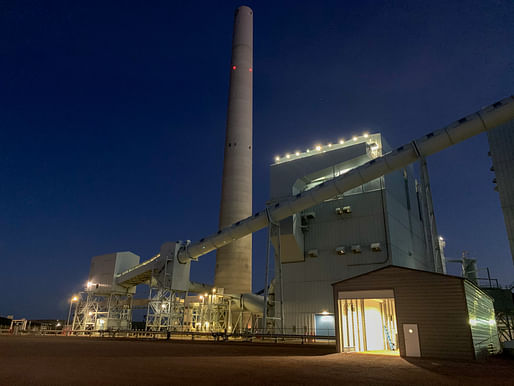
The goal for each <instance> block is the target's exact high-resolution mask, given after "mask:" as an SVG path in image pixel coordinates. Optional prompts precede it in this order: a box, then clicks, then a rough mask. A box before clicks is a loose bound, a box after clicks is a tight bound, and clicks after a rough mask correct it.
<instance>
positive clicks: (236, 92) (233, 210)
mask: <svg viewBox="0 0 514 386" xmlns="http://www.w3.org/2000/svg"><path fill="white" fill-rule="evenodd" d="M252 66H253V11H252V10H251V9H250V8H248V7H245V6H243V7H239V8H238V9H237V10H236V14H235V18H234V35H233V38H232V63H231V64H230V89H229V98H228V110H227V127H226V137H225V158H224V163H223V181H222V189H221V208H220V221H219V229H223V228H225V227H227V226H229V225H230V224H233V223H235V222H237V221H239V220H242V219H244V218H247V217H248V216H251V214H252V71H253V68H252ZM214 285H215V287H217V288H224V289H225V293H232V294H239V293H247V292H251V291H252V235H251V234H247V235H246V236H245V237H243V238H241V239H239V240H237V241H234V242H233V243H231V244H230V245H227V246H226V247H223V248H220V249H219V250H218V251H217V255H216V273H215V276H214Z"/></svg>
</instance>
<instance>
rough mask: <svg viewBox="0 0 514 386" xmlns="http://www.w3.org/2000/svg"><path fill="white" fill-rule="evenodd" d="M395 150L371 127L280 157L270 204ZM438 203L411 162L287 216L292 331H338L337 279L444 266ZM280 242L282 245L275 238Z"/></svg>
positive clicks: (287, 313) (284, 264)
mask: <svg viewBox="0 0 514 386" xmlns="http://www.w3.org/2000/svg"><path fill="white" fill-rule="evenodd" d="M389 151H391V148H390V147H389V145H388V144H387V142H386V141H385V140H384V138H383V136H382V135H381V134H379V133H376V134H369V133H365V134H363V135H361V136H354V137H353V138H350V139H347V140H344V139H341V140H339V141H337V142H335V143H331V144H328V145H317V146H314V147H313V148H311V149H308V150H307V151H305V152H293V153H290V154H287V155H285V156H282V157H277V158H276V159H275V161H276V162H275V163H274V164H273V165H271V168H270V178H271V184H270V189H271V194H270V196H271V197H270V201H271V205H273V203H276V202H281V201H285V200H288V199H291V198H292V197H294V196H296V195H297V194H299V193H302V192H306V191H308V190H310V189H313V188H315V187H316V186H318V185H320V184H323V183H324V182H325V181H328V180H331V179H333V178H335V177H338V176H341V175H344V174H345V173H347V172H348V171H350V170H351V169H353V168H355V167H358V166H360V165H363V164H365V163H367V162H369V161H371V160H373V159H376V158H377V157H380V156H382V154H384V153H387V152H389ZM431 202H432V198H431V193H430V189H429V185H428V184H427V181H426V179H423V178H422V179H416V178H415V173H414V168H413V166H412V165H409V166H407V167H405V168H402V169H400V170H397V171H394V172H392V173H389V174H386V175H384V176H381V177H379V178H376V179H374V180H372V181H370V182H367V183H365V184H363V185H360V186H358V187H356V188H354V189H351V190H349V191H347V192H345V193H344V194H339V195H336V196H334V197H332V198H330V199H328V200H326V201H324V202H322V203H320V204H318V205H315V206H313V207H311V208H309V209H307V210H305V211H302V212H299V213H297V214H293V216H291V217H289V218H287V219H285V220H283V221H281V222H280V261H281V274H282V284H283V299H282V303H283V305H282V306H283V312H284V328H285V331H286V332H288V333H301V334H308V335H334V334H335V330H334V305H333V303H332V297H331V293H332V288H331V284H332V283H333V282H335V281H338V280H341V279H346V278H350V277H353V276H357V275H360V274H362V273H364V272H368V271H371V270H374V269H376V268H378V267H382V266H385V265H390V264H395V265H398V266H405V267H410V268H416V269H421V270H426V271H434V272H444V266H445V264H444V261H441V256H443V259H444V254H443V253H441V250H440V249H441V248H440V243H439V237H438V235H437V233H436V227H435V219H434V218H433V215H432V217H431V218H430V215H429V213H433V209H429V206H430V205H431ZM274 245H275V250H277V247H278V243H277V238H276V237H275V238H274ZM278 275H279V274H278V272H277V274H276V275H275V276H276V277H277V276H278ZM277 292H278V293H277V295H276V298H277V300H278V301H280V291H277Z"/></svg>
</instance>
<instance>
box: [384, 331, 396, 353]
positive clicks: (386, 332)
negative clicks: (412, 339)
mask: <svg viewBox="0 0 514 386" xmlns="http://www.w3.org/2000/svg"><path fill="white" fill-rule="evenodd" d="M384 331H385V334H386V338H387V344H388V346H389V350H392V351H394V350H395V347H394V343H393V341H392V340H391V336H390V335H389V330H388V329H387V326H384Z"/></svg>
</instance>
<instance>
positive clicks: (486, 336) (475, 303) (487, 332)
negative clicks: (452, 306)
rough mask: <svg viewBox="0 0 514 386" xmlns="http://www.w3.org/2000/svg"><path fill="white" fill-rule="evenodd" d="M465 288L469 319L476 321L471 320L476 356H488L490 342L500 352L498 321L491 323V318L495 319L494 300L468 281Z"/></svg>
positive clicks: (495, 350)
mask: <svg viewBox="0 0 514 386" xmlns="http://www.w3.org/2000/svg"><path fill="white" fill-rule="evenodd" d="M464 289H465V292H466V303H467V306H468V314H469V320H470V321H471V320H475V321H476V323H473V324H471V322H470V324H471V335H472V336H473V346H474V347H475V355H476V357H477V358H481V357H483V356H487V355H488V351H487V350H488V345H489V344H492V345H493V350H494V352H499V351H500V350H501V347H500V339H499V337H498V330H497V327H496V323H494V324H493V325H491V324H489V321H490V320H492V321H495V315H494V305H493V301H492V300H491V298H489V296H487V295H486V294H485V293H483V292H482V291H481V290H479V289H478V288H476V287H475V286H473V285H472V284H470V283H468V282H467V281H466V282H464Z"/></svg>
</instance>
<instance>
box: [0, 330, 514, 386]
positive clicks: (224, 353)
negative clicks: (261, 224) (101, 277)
mask: <svg viewBox="0 0 514 386" xmlns="http://www.w3.org/2000/svg"><path fill="white" fill-rule="evenodd" d="M513 379H514V360H511V359H502V358H493V359H489V360H487V361H477V362H452V361H440V360H427V359H417V360H408V361H407V360H405V359H402V358H400V357H395V356H381V355H369V354H337V353H335V352H334V348H333V347H331V346H314V345H303V346H302V345H275V344H259V343H236V342H230V343H214V342H198V341H195V342H185V341H175V340H173V341H143V340H121V339H116V340H112V339H105V338H104V339H100V338H80V337H64V336H0V385H88V386H93V385H150V384H152V385H165V384H167V385H191V384H203V385H293V384H294V385H307V384H309V385H311V384H312V385H335V384H344V383H350V384H366V385H439V384H466V385H470V384H477V385H492V384H505V385H513V384H514V383H513Z"/></svg>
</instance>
